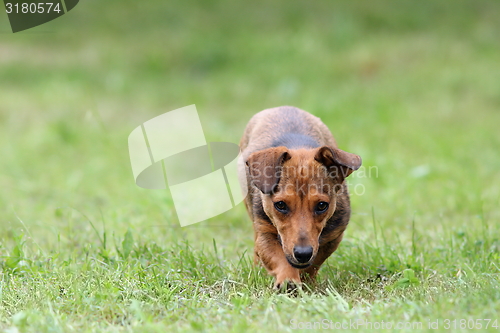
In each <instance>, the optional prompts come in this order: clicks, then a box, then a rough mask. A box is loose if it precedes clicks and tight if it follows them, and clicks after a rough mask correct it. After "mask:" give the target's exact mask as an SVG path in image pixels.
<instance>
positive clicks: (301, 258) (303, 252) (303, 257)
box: [293, 246, 313, 264]
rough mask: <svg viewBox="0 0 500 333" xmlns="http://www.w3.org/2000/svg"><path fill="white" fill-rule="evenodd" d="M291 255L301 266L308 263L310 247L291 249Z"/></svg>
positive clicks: (310, 252)
mask: <svg viewBox="0 0 500 333" xmlns="http://www.w3.org/2000/svg"><path fill="white" fill-rule="evenodd" d="M293 255H294V256H295V259H297V261H298V262H300V263H301V264H304V263H306V262H308V261H309V260H310V259H311V257H312V255H313V248H312V246H295V247H294V248H293Z"/></svg>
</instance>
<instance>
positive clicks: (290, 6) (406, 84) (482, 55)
mask: <svg viewBox="0 0 500 333" xmlns="http://www.w3.org/2000/svg"><path fill="white" fill-rule="evenodd" d="M499 13H500V2H498V1H488V0H476V1H428V0H426V1H406V0H405V1H392V2H390V1H378V0H375V1H355V2H354V1H349V2H348V1H314V2H313V1H307V2H306V1H284V0H283V1H280V0H274V1H260V0H258V1H252V2H248V1H247V2H241V1H211V0H210V1H192V0H188V1H182V2H172V1H159V0H158V1H153V0H150V1H129V0H120V1H117V0H106V1H96V0H87V1H81V2H80V4H79V5H78V6H77V7H76V8H75V9H74V10H72V11H71V12H70V13H68V14H66V15H64V16H63V17H61V18H59V19H57V20H54V21H52V22H50V23H47V24H45V25H42V26H39V27H37V28H34V29H30V30H27V31H24V32H20V33H16V34H12V33H11V32H10V28H9V25H8V21H7V16H6V15H3V14H0V32H1V34H0V38H1V42H0V209H1V212H2V213H1V214H0V228H1V229H0V257H1V256H2V255H4V256H5V255H7V253H9V251H10V249H11V247H12V244H13V242H14V241H13V239H14V237H15V236H16V235H19V234H25V235H26V236H27V237H28V239H27V243H26V244H27V246H28V248H29V249H31V251H32V253H33V254H35V253H37V251H39V249H43V251H60V252H59V253H60V256H61V257H65V256H68V257H70V256H72V255H75V256H79V255H81V254H82V253H83V252H82V251H83V249H87V250H88V249H92V248H96V247H98V246H99V239H98V237H97V236H96V234H95V233H94V230H93V229H92V226H91V224H90V223H89V220H90V221H91V222H92V223H93V224H94V226H95V227H96V229H98V231H99V233H102V232H103V231H104V230H105V231H106V232H107V234H108V235H109V238H108V241H110V242H112V239H113V237H115V238H116V237H118V235H119V236H120V237H121V236H122V235H123V234H124V233H125V231H126V230H127V229H128V228H129V227H130V228H131V230H134V234H135V240H136V242H137V243H138V244H143V243H145V242H155V243H158V244H161V245H162V246H166V247H167V246H169V244H179V243H181V242H183V241H185V240H188V241H190V244H191V245H192V246H193V247H195V248H198V247H203V246H207V245H208V246H209V247H210V246H211V244H212V240H215V241H216V243H217V246H218V247H219V248H221V249H222V250H226V251H227V252H226V254H225V256H224V259H227V260H236V259H235V258H238V255H240V254H241V253H244V251H247V252H248V253H251V248H252V242H253V235H252V233H253V232H252V228H251V223H250V220H249V218H248V217H247V215H246V212H245V210H244V208H243V206H242V205H239V206H238V207H237V208H236V209H233V210H231V211H229V212H227V213H224V214H222V215H220V216H218V217H214V218H212V219H210V220H209V221H206V222H203V223H199V224H196V225H194V226H191V227H187V228H180V227H179V224H178V221H177V218H176V215H175V211H174V208H173V205H172V202H171V199H170V195H169V192H168V191H158V190H145V189H141V188H139V187H137V186H135V184H134V180H133V176H132V172H131V167H130V162H129V157H128V148H127V137H128V134H129V133H130V132H131V131H132V130H133V129H134V128H135V127H137V126H138V125H139V124H141V123H143V122H144V121H146V120H148V119H150V118H152V117H155V116H157V115H159V114H162V113H164V112H167V111H170V110H174V109H176V108H179V107H182V106H186V105H190V104H196V106H197V108H198V112H199V114H200V117H201V121H202V125H203V128H204V131H205V136H206V138H207V140H208V141H230V142H235V143H237V142H239V139H240V137H241V134H242V133H243V129H244V127H245V125H246V123H247V121H248V120H249V119H250V117H251V116H252V115H253V114H254V113H256V112H258V111H260V110H262V109H265V108H270V107H275V106H280V105H293V106H297V107H299V108H302V109H304V110H307V111H309V112H311V113H313V114H315V115H316V116H319V117H320V118H321V119H322V120H323V121H324V122H325V123H326V124H327V126H328V127H329V128H330V129H331V130H332V132H333V134H334V136H335V137H336V139H337V142H338V143H339V147H340V148H341V149H344V150H346V151H349V152H353V153H357V154H359V155H361V156H362V158H363V164H364V166H365V167H366V168H369V167H373V168H376V170H377V173H376V174H374V173H373V172H374V171H373V170H374V169H372V175H371V177H366V174H365V176H363V175H362V174H358V175H356V174H354V175H353V176H352V177H351V189H352V188H353V187H354V186H356V185H357V184H358V185H361V186H362V188H363V189H364V192H363V193H359V192H358V194H356V193H352V196H351V198H352V205H353V215H352V219H351V224H350V226H349V228H348V230H347V234H346V237H345V241H344V243H343V246H344V247H343V246H341V248H340V250H339V256H340V257H338V258H342V253H343V252H342V251H343V250H342V249H343V248H348V247H349V244H361V243H368V242H374V239H376V237H377V236H376V233H377V232H378V237H380V235H381V233H382V234H383V235H385V237H386V239H385V240H384V241H386V242H388V243H389V244H393V243H401V244H402V248H406V249H408V248H410V247H411V241H412V240H413V244H419V241H420V240H422V242H421V243H420V244H421V246H420V245H419V246H420V247H419V248H418V250H419V253H420V252H422V253H425V252H426V251H430V250H431V249H443V248H446V247H447V246H448V243H447V241H446V240H445V238H446V237H447V235H451V234H453V233H456V232H458V233H460V232H465V231H467V230H469V231H471V232H475V231H477V230H484V232H485V234H488V236H489V237H491V243H489V245H490V246H492V249H493V250H494V251H496V252H495V253H498V250H499V248H500V245H499V243H498V238H499V234H500V233H499V228H498V220H499V218H500V209H499V198H500V188H499V184H500V173H499V167H500V154H499V151H500V131H499V124H500V84H499V82H500V43H499V38H498V34H499V31H500V15H499ZM193 208H194V209H195V208H196V203H193ZM374 218H375V221H376V224H377V227H376V228H375V231H374V222H373V221H374ZM413 226H414V227H413ZM493 250H492V251H493ZM87 253H88V252H87ZM414 254H415V253H414ZM336 255H337V254H335V255H334V256H333V257H332V258H331V259H330V262H331V263H332V265H336V266H335V267H336V269H337V268H338V269H340V270H342V269H345V268H346V267H347V266H345V265H349V267H351V266H350V265H353V266H355V265H356V263H350V264H345V265H344V266H343V264H342V262H344V263H347V262H348V259H349V258H344V259H343V260H344V261H342V262H340V263H339V264H337V261H336V259H334V258H337V257H335V256H336ZM466 258H467V257H466V256H465V257H461V258H460V260H466ZM495 258H497V259H498V255H497V257H495ZM460 262H461V261H456V262H455V261H453V260H452V259H450V261H448V262H443V265H448V267H449V271H450V274H452V275H454V274H455V273H456V272H457V269H458V268H457V267H458V266H459V265H460Z"/></svg>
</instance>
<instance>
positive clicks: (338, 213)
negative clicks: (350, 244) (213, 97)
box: [238, 106, 361, 289]
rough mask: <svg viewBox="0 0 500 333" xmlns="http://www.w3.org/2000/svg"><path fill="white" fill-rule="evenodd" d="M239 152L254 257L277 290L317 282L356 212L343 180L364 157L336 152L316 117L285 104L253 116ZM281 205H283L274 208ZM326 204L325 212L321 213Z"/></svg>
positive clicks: (327, 131)
mask: <svg viewBox="0 0 500 333" xmlns="http://www.w3.org/2000/svg"><path fill="white" fill-rule="evenodd" d="M240 149H241V151H242V158H241V159H240V161H239V165H238V167H239V177H240V182H241V183H242V186H246V187H247V188H248V195H247V197H246V199H245V205H246V208H247V211H248V214H249V215H250V218H251V219H252V221H253V227H254V238H255V249H254V254H255V256H254V258H255V262H256V263H257V262H261V263H262V264H263V266H264V267H265V268H266V269H267V271H268V272H269V273H270V274H271V275H273V276H274V277H275V285H274V286H275V288H278V289H279V288H281V287H282V286H283V284H284V283H285V282H288V283H289V284H290V285H294V284H295V285H300V284H301V282H302V280H303V279H304V278H310V279H313V278H314V277H315V276H316V274H317V272H318V270H319V268H320V266H321V265H322V264H323V262H324V261H325V260H326V259H327V258H328V257H329V256H330V255H331V254H332V253H333V252H334V251H335V250H336V249H337V247H338V246H339V243H340V242H341V241H342V237H343V233H344V231H345V229H346V227H347V224H348V223H349V217H350V212H351V210H350V202H349V193H348V190H347V186H346V184H345V181H344V180H345V178H346V177H347V176H349V175H350V174H351V173H352V172H353V171H354V170H357V169H358V168H359V167H360V165H361V158H360V157H359V156H357V155H354V154H351V153H347V152H344V151H342V150H340V149H338V148H337V144H336V142H335V139H334V138H333V136H332V134H331V133H330V131H329V130H328V128H327V127H326V125H325V124H323V123H322V122H321V120H320V119H319V118H317V117H315V116H313V115H311V114H309V113H307V112H305V111H303V110H300V109H297V108H294V107H288V106H284V107H278V108H274V109H267V110H264V111H261V112H259V113H257V114H256V115H254V117H252V119H251V120H250V121H249V123H248V125H247V127H246V129H245V132H244V134H243V137H242V139H241V142H240ZM279 202H283V203H284V204H285V206H286V210H278V208H276V206H275V205H278V207H282V205H281V203H279ZM323 203H327V209H325V210H324V211H320V210H319V208H322V207H323V206H324V205H323ZM311 248H312V250H311ZM309 254H312V255H311V256H309ZM308 258H309V259H308Z"/></svg>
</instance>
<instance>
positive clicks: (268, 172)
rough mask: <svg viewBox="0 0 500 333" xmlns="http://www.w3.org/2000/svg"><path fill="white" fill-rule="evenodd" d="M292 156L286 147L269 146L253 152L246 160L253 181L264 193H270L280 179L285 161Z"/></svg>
mask: <svg viewBox="0 0 500 333" xmlns="http://www.w3.org/2000/svg"><path fill="white" fill-rule="evenodd" d="M290 158H291V156H290V154H289V153H288V149H287V148H286V147H275V148H268V149H264V150H260V151H256V152H254V153H252V154H251V155H250V156H249V157H248V160H247V162H246V165H247V166H248V170H249V173H250V177H251V183H252V184H253V185H255V186H256V187H257V188H258V189H259V190H260V191H261V192H262V193H264V194H270V193H271V192H273V190H274V188H275V187H276V185H278V183H279V181H280V177H281V171H282V166H283V163H284V162H285V161H288V160H289V159H290Z"/></svg>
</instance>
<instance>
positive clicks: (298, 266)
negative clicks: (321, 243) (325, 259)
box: [286, 255, 314, 269]
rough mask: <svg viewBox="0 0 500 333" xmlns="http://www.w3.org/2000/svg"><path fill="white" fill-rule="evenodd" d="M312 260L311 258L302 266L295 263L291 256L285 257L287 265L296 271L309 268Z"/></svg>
mask: <svg viewBox="0 0 500 333" xmlns="http://www.w3.org/2000/svg"><path fill="white" fill-rule="evenodd" d="M313 259H314V258H311V260H309V261H308V262H306V263H304V264H301V263H299V262H297V261H296V260H295V259H294V258H292V257H291V256H289V255H287V256H286V260H287V261H288V263H289V264H290V265H291V266H292V267H293V268H298V269H304V268H307V267H309V266H311V264H312V260H313Z"/></svg>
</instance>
